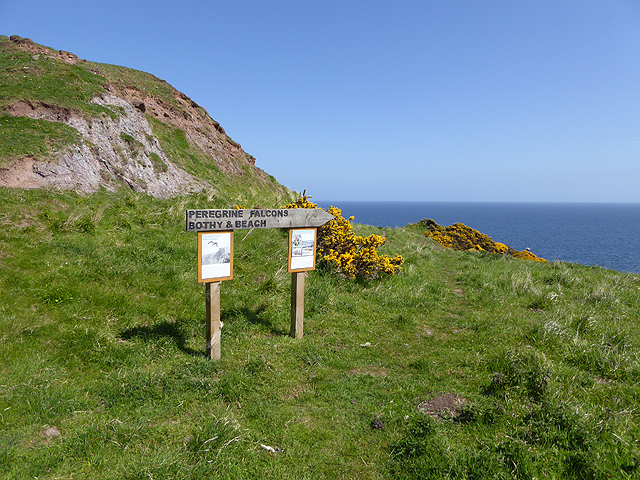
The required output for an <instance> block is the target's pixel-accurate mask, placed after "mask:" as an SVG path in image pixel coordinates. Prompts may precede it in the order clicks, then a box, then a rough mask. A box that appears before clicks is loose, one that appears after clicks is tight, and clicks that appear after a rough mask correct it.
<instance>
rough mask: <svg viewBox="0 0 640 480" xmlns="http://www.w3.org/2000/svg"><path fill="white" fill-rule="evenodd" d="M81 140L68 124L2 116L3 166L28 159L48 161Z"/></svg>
mask: <svg viewBox="0 0 640 480" xmlns="http://www.w3.org/2000/svg"><path fill="white" fill-rule="evenodd" d="M81 140H82V137H81V136H80V134H79V133H78V131H77V130H76V129H74V128H72V127H70V126H68V125H65V124H64V123H58V122H49V121H47V120H35V119H32V118H26V117H12V116H9V115H2V114H0V165H7V164H10V163H11V162H12V160H14V159H16V158H21V157H24V156H26V155H30V156H33V157H35V158H40V159H44V158H46V157H48V156H49V155H50V154H51V153H52V151H55V150H58V149H61V148H63V147H66V146H67V145H71V144H79V143H80V142H81Z"/></svg>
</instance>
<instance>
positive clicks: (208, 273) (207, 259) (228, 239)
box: [198, 231, 233, 283]
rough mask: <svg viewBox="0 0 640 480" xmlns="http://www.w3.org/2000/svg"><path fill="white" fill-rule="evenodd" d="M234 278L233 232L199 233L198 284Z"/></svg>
mask: <svg viewBox="0 0 640 480" xmlns="http://www.w3.org/2000/svg"><path fill="white" fill-rule="evenodd" d="M232 278H233V231H229V232H198V283H210V282H219V281H221V280H231V279H232Z"/></svg>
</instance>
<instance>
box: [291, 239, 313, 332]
mask: <svg viewBox="0 0 640 480" xmlns="http://www.w3.org/2000/svg"><path fill="white" fill-rule="evenodd" d="M317 235H318V230H317V229H316V228H297V229H294V228H291V229H290V230H289V268H288V270H289V272H290V273H291V336H292V337H294V338H302V331H303V326H304V278H305V276H306V275H307V272H308V271H309V270H315V268H316V238H317Z"/></svg>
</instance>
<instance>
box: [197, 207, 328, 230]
mask: <svg viewBox="0 0 640 480" xmlns="http://www.w3.org/2000/svg"><path fill="white" fill-rule="evenodd" d="M329 220H333V215H331V214H329V213H327V212H325V211H324V210H322V209H310V208H288V209H287V208H273V209H258V208H253V209H244V210H241V209H220V210H187V232H218V231H222V230H239V229H243V228H245V229H246V228H296V227H319V226H321V225H324V224H325V223H327V222H328V221H329Z"/></svg>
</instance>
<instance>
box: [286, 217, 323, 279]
mask: <svg viewBox="0 0 640 480" xmlns="http://www.w3.org/2000/svg"><path fill="white" fill-rule="evenodd" d="M317 237H318V229H317V228H291V229H289V266H288V271H289V273H294V272H307V271H309V270H315V269H316V244H317Z"/></svg>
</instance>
